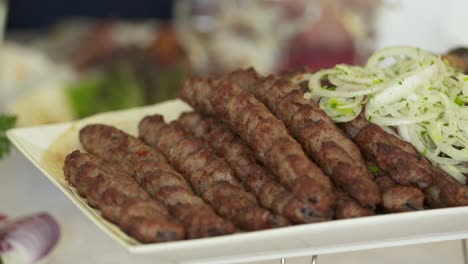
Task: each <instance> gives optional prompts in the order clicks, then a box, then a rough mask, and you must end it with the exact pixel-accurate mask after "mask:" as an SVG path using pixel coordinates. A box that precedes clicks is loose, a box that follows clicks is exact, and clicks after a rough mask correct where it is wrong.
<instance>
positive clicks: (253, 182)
mask: <svg viewBox="0 0 468 264" xmlns="http://www.w3.org/2000/svg"><path fill="white" fill-rule="evenodd" d="M178 121H179V122H180V123H181V124H182V125H183V126H184V127H185V128H186V129H187V130H189V131H191V132H192V133H193V134H194V135H195V136H198V137H203V138H204V139H205V140H206V141H207V142H208V143H209V144H210V146H211V147H212V148H213V149H214V150H215V151H216V153H217V154H218V155H219V156H221V157H223V158H224V159H226V161H227V162H228V163H229V165H231V168H233V170H234V172H235V174H236V176H237V178H238V179H239V181H240V182H241V183H242V185H243V186H244V187H245V188H246V190H247V191H250V192H252V193H254V194H255V195H256V196H257V199H258V201H259V202H260V204H261V205H262V206H264V207H266V208H269V209H271V210H272V211H274V212H275V213H277V214H281V215H284V216H286V217H287V218H289V219H290V220H291V221H293V222H294V223H308V222H314V221H316V218H315V217H314V216H312V217H310V216H309V212H312V211H311V209H313V204H311V203H309V202H307V201H300V200H299V199H297V198H296V197H295V195H294V194H292V193H291V192H289V191H287V190H286V189H285V188H284V187H283V186H282V185H281V184H279V183H278V182H277V181H276V179H275V178H274V177H273V175H271V174H270V173H269V172H268V171H267V170H266V168H265V167H263V166H262V165H261V164H260V163H258V161H257V160H256V159H255V155H254V153H253V151H252V149H250V148H249V147H248V146H247V145H246V144H245V143H244V142H243V141H242V140H241V139H240V138H239V137H238V136H237V135H236V134H235V133H234V132H232V131H231V130H230V129H229V127H227V126H226V125H224V124H222V123H221V122H218V121H217V120H215V119H214V118H211V117H207V116H202V115H200V114H199V113H197V112H186V113H183V114H181V115H180V116H179V119H178Z"/></svg>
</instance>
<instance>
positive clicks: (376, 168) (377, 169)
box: [367, 166, 380, 173]
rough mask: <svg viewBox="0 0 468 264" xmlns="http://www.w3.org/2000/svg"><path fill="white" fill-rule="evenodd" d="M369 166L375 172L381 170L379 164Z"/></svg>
mask: <svg viewBox="0 0 468 264" xmlns="http://www.w3.org/2000/svg"><path fill="white" fill-rule="evenodd" d="M367 168H368V169H369V170H370V171H371V172H373V173H376V172H378V171H379V170H380V169H379V167H377V166H368V167H367Z"/></svg>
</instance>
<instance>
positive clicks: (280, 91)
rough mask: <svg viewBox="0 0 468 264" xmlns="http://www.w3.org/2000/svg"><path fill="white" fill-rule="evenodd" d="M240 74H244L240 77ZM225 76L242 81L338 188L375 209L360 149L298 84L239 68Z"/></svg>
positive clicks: (373, 187) (376, 198)
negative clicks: (309, 98)
mask: <svg viewBox="0 0 468 264" xmlns="http://www.w3.org/2000/svg"><path fill="white" fill-rule="evenodd" d="M243 75H245V77H241V76H243ZM226 78H227V79H229V80H233V81H236V82H237V80H244V81H243V82H238V84H239V85H241V87H242V88H244V89H246V90H249V91H251V92H252V93H253V94H254V95H255V97H256V98H257V99H258V100H260V101H261V102H263V103H264V104H265V105H266V106H267V107H268V108H269V109H270V110H271V111H272V113H273V114H274V115H275V116H276V117H278V118H279V119H280V120H281V121H283V122H284V124H285V125H286V126H287V128H288V129H289V130H290V131H291V132H292V135H293V136H294V137H295V139H297V140H298V141H299V142H300V143H301V144H302V146H303V147H304V149H305V150H306V152H307V153H308V154H309V156H310V157H311V158H312V159H313V160H314V161H315V162H316V163H317V165H318V166H319V167H320V168H321V169H322V170H323V171H324V172H325V173H326V174H327V175H329V176H330V177H331V179H332V180H333V181H334V182H335V184H336V185H337V186H338V187H340V188H343V189H344V190H345V191H346V192H347V193H348V194H349V195H350V196H351V197H353V198H354V199H356V201H358V203H359V204H360V205H362V206H364V207H367V208H371V209H373V208H375V206H376V205H377V204H378V203H379V202H380V194H379V190H378V187H377V185H376V184H375V183H374V182H373V177H372V174H370V173H369V172H368V170H367V168H366V167H365V163H364V160H363V158H362V156H361V153H360V152H359V149H358V148H357V147H356V146H355V145H354V143H353V142H352V141H351V140H350V139H348V138H347V137H346V136H344V134H343V132H342V131H341V130H339V129H338V128H337V127H336V126H335V124H334V123H333V121H332V120H331V118H330V117H328V116H327V115H326V114H325V112H323V111H322V110H321V109H320V108H319V107H318V105H317V104H316V103H315V102H314V101H312V100H307V99H304V93H303V91H302V89H301V88H300V86H298V85H294V84H293V83H292V82H291V81H289V80H287V79H282V78H280V77H278V76H273V75H271V76H268V77H265V78H260V77H258V74H256V73H255V71H254V70H253V69H249V70H246V71H244V73H242V70H238V71H235V72H234V73H231V74H229V75H228V76H227V77H226ZM245 80H248V81H249V82H250V83H248V81H245ZM242 85H243V86H242ZM283 101H284V102H283Z"/></svg>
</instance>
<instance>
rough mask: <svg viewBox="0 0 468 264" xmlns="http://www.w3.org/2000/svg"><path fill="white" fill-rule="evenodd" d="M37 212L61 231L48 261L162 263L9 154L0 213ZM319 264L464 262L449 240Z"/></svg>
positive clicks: (296, 263) (294, 263)
mask: <svg viewBox="0 0 468 264" xmlns="http://www.w3.org/2000/svg"><path fill="white" fill-rule="evenodd" d="M40 211H47V212H49V213H51V214H52V215H54V216H55V217H56V218H57V219H58V221H59V222H60V225H61V228H62V237H61V241H60V243H59V245H58V247H57V248H56V250H55V251H54V252H53V254H52V255H51V256H50V258H49V261H48V263H54V264H55V263H67V264H77V263H100V264H107V263H109V264H111V263H112V264H119V263H122V264H127V263H142V264H144V263H152V264H154V263H158V264H164V263H162V262H160V261H158V260H157V256H155V255H153V256H151V255H132V254H130V253H128V252H127V251H125V250H124V249H123V248H122V247H120V246H119V245H118V244H117V243H115V242H114V241H112V240H111V239H110V238H108V237H107V236H106V234H104V233H103V232H102V231H100V230H99V229H98V228H97V227H96V226H94V224H93V223H92V222H91V221H89V220H88V219H87V218H86V217H85V216H84V215H83V214H81V213H80V211H79V210H78V209H77V208H76V207H75V206H74V205H73V204H72V203H71V202H70V201H69V200H68V199H67V198H66V197H65V196H64V195H63V194H62V193H61V192H60V191H59V190H58V189H56V188H55V186H54V185H53V184H52V183H50V182H49V180H48V179H47V178H46V177H44V176H43V175H42V174H41V173H40V172H39V171H38V170H37V169H36V168H35V167H34V166H33V165H32V164H30V163H29V162H28V161H27V160H26V159H25V158H24V157H22V156H21V155H20V154H19V153H18V152H16V151H13V153H12V155H11V156H10V157H8V158H7V159H4V160H2V161H0V213H5V214H8V215H9V216H11V217H17V216H23V215H27V214H31V213H35V212H40ZM447 224H450V223H447ZM395 228H398V227H395ZM252 263H253V262H252ZM267 263H280V260H272V261H262V262H255V264H267ZM286 263H287V264H306V263H310V258H305V257H301V258H290V259H287V260H286ZM318 263H320V264H331V263H346V264H352V263H360V264H367V263H369V264H370V263H379V264H385V263H424V264H431V263H434V264H440V263H451V264H462V263H464V262H463V254H462V244H461V242H460V241H449V242H442V243H432V244H424V245H416V246H407V247H398V248H387V249H377V250H369V251H359V252H351V253H340V254H331V255H322V256H319V262H318Z"/></svg>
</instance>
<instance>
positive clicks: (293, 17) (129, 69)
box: [0, 0, 468, 126]
mask: <svg viewBox="0 0 468 264" xmlns="http://www.w3.org/2000/svg"><path fill="white" fill-rule="evenodd" d="M0 1H1V0H0ZM415 1H416V0H415ZM418 1H420V2H421V1H422V0H418ZM389 3H390V4H389ZM174 5H175V7H174V18H173V20H172V21H168V22H164V23H163V22H160V21H157V20H155V19H151V18H145V19H144V20H135V21H123V20H119V19H101V20H100V19H91V18H67V19H66V20H64V21H61V22H59V23H58V24H55V25H53V26H51V27H50V28H47V29H46V30H37V31H20V32H8V34H7V42H6V44H4V45H3V46H2V47H0V56H1V63H0V113H1V112H11V113H13V114H17V115H18V125H19V126H25V125H37V124H43V123H54V122H64V121H69V120H74V119H77V118H82V117H85V116H88V115H92V114H95V113H98V112H102V111H112V110H117V109H123V108H129V107H136V106H141V105H146V104H152V103H157V102H160V101H163V100H167V99H171V98H175V97H176V95H177V91H178V89H179V88H180V86H181V84H182V82H183V81H184V79H185V78H186V76H188V75H190V74H222V73H225V72H229V71H231V70H233V69H236V68H245V67H250V66H253V67H254V68H255V69H256V70H257V71H259V72H260V73H262V74H269V73H273V72H278V71H284V70H291V69H296V68H299V67H303V66H307V67H308V68H309V69H311V70H318V69H323V68H328V67H333V66H335V65H336V64H340V63H346V64H361V63H362V62H363V61H365V60H366V59H367V57H368V56H369V54H370V53H372V52H373V51H374V50H375V48H376V47H377V46H379V45H384V44H385V43H386V42H382V40H384V41H385V38H382V36H380V39H381V40H380V42H378V39H377V37H378V36H379V34H378V33H379V32H380V35H382V32H381V31H385V32H386V34H387V35H389V33H388V32H387V31H388V30H389V28H390V27H389V26H387V27H383V26H382V25H386V24H389V23H390V24H392V23H393V24H394V23H395V21H400V20H399V19H398V18H399V16H398V15H397V13H398V14H400V13H402V14H400V15H402V16H403V15H405V14H406V15H410V14H411V15H412V14H413V13H414V12H413V11H411V10H412V9H410V7H412V8H416V7H417V5H409V4H408V2H404V3H403V1H394V0H290V1H282V0H233V1H216V0H177V1H174ZM405 10H407V11H405ZM399 11H401V12H400V13H399ZM403 11H404V12H403ZM410 11H411V12H410ZM431 14H432V13H431ZM377 16H379V17H377ZM403 17H404V16H403ZM377 18H379V19H377ZM405 21H406V20H405ZM407 22H408V21H407ZM407 22H405V23H407ZM410 22H411V21H410ZM418 23H422V24H424V21H420V22H418ZM409 24H411V23H409ZM379 28H380V29H379ZM382 28H383V30H382ZM394 30H395V32H397V31H398V32H399V31H402V30H403V29H402V28H395V29H394ZM385 32H384V33H385ZM414 32H415V31H414ZM414 34H415V33H414ZM395 35H398V34H395ZM407 39H411V38H409V37H408V36H406V37H405V38H404V39H402V40H400V43H403V44H405V43H406V42H405V41H406V40H407ZM400 43H398V44H400ZM388 44H389V43H386V44H385V45H388ZM390 44H392V43H390ZM447 47H449V46H447ZM452 47H453V46H452ZM428 49H429V50H431V48H428ZM467 54H468V52H466V49H463V48H460V49H456V50H455V49H454V50H452V52H450V54H449V55H448V56H447V59H450V60H457V61H458V64H460V67H462V68H466V66H465V65H468V63H467V61H468V59H467V58H468V55H467ZM6 65H8V66H6Z"/></svg>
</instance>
